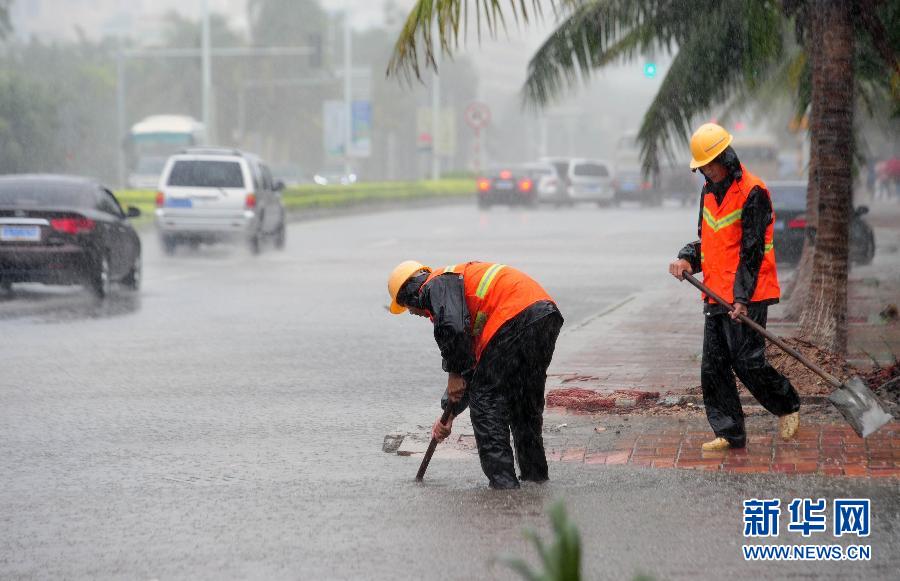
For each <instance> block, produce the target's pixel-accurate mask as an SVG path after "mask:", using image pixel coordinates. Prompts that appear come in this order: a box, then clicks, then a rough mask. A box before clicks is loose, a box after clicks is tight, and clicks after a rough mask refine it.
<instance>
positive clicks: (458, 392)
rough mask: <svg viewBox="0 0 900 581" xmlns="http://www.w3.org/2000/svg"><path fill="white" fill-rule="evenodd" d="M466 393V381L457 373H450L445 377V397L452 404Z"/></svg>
mask: <svg viewBox="0 0 900 581" xmlns="http://www.w3.org/2000/svg"><path fill="white" fill-rule="evenodd" d="M465 392H466V380H465V379H463V376H462V375H460V374H458V373H451V374H449V375H448V376H447V396H448V397H449V398H450V401H451V402H452V403H456V402H458V401H459V400H461V399H462V396H463V394H464V393H465Z"/></svg>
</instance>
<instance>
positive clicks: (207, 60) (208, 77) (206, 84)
mask: <svg viewBox="0 0 900 581" xmlns="http://www.w3.org/2000/svg"><path fill="white" fill-rule="evenodd" d="M209 28H210V27H209V0H203V31H202V40H201V47H200V52H201V53H202V56H201V59H202V61H203V65H202V66H203V97H202V100H203V104H202V108H203V126H204V129H205V130H206V136H207V139H208V140H209V141H210V142H214V141H215V131H214V130H213V121H212V58H211V57H212V55H211V52H212V51H211V49H210V38H209V36H210V30H209Z"/></svg>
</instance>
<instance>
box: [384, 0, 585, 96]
mask: <svg viewBox="0 0 900 581" xmlns="http://www.w3.org/2000/svg"><path fill="white" fill-rule="evenodd" d="M575 3H577V2H576V0H551V2H550V4H551V6H552V7H553V10H554V13H555V11H556V10H557V6H563V5H572V4H575ZM504 4H505V3H504V2H502V0H418V1H417V2H416V3H415V5H414V6H413V7H412V9H411V10H410V12H409V16H407V18H406V22H405V23H404V25H403V28H402V29H401V31H400V35H399V36H398V37H397V42H396V43H395V44H394V52H393V54H392V55H391V60H390V62H388V66H387V76H389V77H391V76H402V77H403V78H404V79H406V80H409V79H410V78H411V77H412V76H413V75H415V77H416V78H417V79H421V78H422V63H421V62H420V60H421V59H420V49H421V53H422V55H424V66H425V68H431V69H434V70H436V69H437V63H436V61H435V58H434V57H435V50H436V48H435V44H434V41H435V38H434V34H435V32H437V40H438V43H439V45H440V48H439V49H437V50H440V51H442V52H443V53H445V54H448V55H451V54H452V53H453V51H454V50H455V49H456V48H457V47H458V46H459V32H460V25H463V31H464V32H465V31H466V30H467V27H468V23H469V17H470V5H472V7H471V10H472V11H473V12H474V15H473V16H474V19H475V26H476V28H477V33H478V38H479V39H480V38H481V32H482V28H484V29H486V31H487V32H488V33H489V34H490V36H492V37H494V36H496V35H497V33H498V32H500V31H501V30H506V13H507V12H508V13H509V14H510V15H511V16H512V17H513V19H514V21H515V22H516V23H517V24H528V23H529V22H530V21H531V20H533V19H534V18H540V17H542V16H543V7H542V6H541V2H540V0H509V2H508V4H505V7H504Z"/></svg>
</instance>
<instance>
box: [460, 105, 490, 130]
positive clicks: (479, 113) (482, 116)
mask: <svg viewBox="0 0 900 581" xmlns="http://www.w3.org/2000/svg"><path fill="white" fill-rule="evenodd" d="M465 117H466V123H467V124H468V125H469V127H471V128H472V129H475V130H476V131H477V130H479V129H484V128H485V127H487V126H488V125H490V123H491V110H490V108H489V107H488V106H487V105H485V104H484V103H479V102H477V101H476V102H474V103H470V104H469V106H468V107H466V113H465Z"/></svg>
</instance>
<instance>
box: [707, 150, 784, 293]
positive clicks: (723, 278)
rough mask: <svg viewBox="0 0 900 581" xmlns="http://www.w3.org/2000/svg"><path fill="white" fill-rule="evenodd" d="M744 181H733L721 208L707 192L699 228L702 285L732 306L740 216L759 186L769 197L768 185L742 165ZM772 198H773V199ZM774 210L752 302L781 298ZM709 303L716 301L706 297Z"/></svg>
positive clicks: (739, 257)
mask: <svg viewBox="0 0 900 581" xmlns="http://www.w3.org/2000/svg"><path fill="white" fill-rule="evenodd" d="M741 170H743V172H744V176H743V179H741V180H734V181H733V182H732V184H731V187H730V188H728V191H727V192H726V193H725V197H724V198H723V199H722V205H721V206H720V205H719V204H718V203H717V202H716V196H715V195H714V194H711V193H708V194H706V195H705V196H704V197H703V220H702V222H701V226H700V263H701V265H702V266H703V282H704V283H706V286H708V287H709V288H710V289H711V290H713V291H714V292H716V293H717V294H718V295H719V296H721V297H722V298H724V299H725V300H726V301H728V302H729V303H733V302H734V278H735V274H736V273H737V268H738V264H739V263H740V260H741V236H742V234H743V231H742V229H741V214H742V213H743V211H744V204H745V203H746V202H747V197H748V196H749V195H750V191H751V190H753V188H754V187H755V186H759V187H760V188H761V189H762V190H763V191H765V192H766V194H767V195H768V189H767V188H766V184H765V183H763V181H762V180H761V179H759V178H758V177H756V176H755V175H753V174H752V173H750V172H749V171H747V169H746V168H744V166H743V165H741ZM770 199H771V198H770ZM774 224H775V210H774V209H773V210H772V221H771V222H769V225H768V226H767V227H766V235H765V244H766V247H765V254H764V255H763V260H762V265H761V266H760V267H759V275H758V276H757V279H756V290H755V291H754V292H753V296H752V297H751V298H750V302H757V301H765V300H770V299H777V298H779V297H780V296H781V288H780V287H779V286H778V273H777V271H776V269H775V244H774ZM704 299H705V300H707V301H708V302H710V303H712V302H714V301H713V300H712V299H711V298H709V297H706V296H704Z"/></svg>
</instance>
